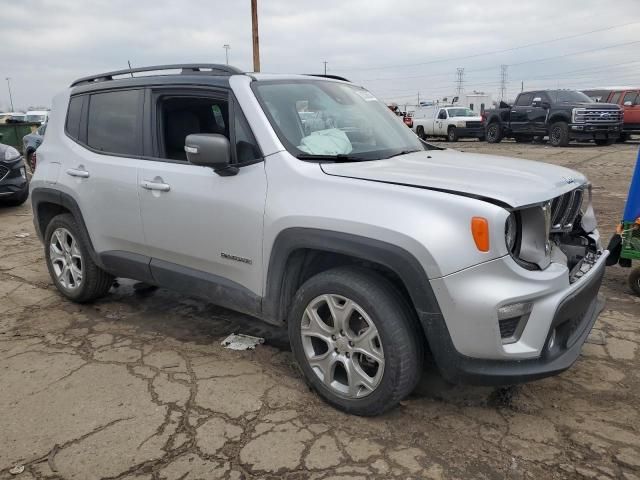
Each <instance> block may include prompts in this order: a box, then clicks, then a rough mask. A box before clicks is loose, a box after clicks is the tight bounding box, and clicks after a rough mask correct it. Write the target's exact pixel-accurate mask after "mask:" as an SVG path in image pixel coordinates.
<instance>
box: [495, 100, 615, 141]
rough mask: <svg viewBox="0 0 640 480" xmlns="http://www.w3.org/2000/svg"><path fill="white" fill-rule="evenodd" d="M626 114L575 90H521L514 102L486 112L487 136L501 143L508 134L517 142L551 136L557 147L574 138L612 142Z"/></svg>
mask: <svg viewBox="0 0 640 480" xmlns="http://www.w3.org/2000/svg"><path fill="white" fill-rule="evenodd" d="M622 120H623V114H622V109H621V108H620V107H619V106H618V105H614V104H610V103H593V101H592V100H591V99H590V98H589V97H587V96H586V95H585V94H584V93H582V92H577V91H574V90H537V91H531V92H522V93H521V94H519V95H518V97H517V98H516V101H515V102H514V104H513V105H507V104H504V103H501V108H497V109H494V110H486V111H485V129H486V132H485V133H486V139H487V142H489V143H498V142H499V141H501V140H502V139H503V138H505V137H511V138H513V139H515V141H516V142H531V141H532V140H533V138H534V137H543V136H545V135H548V136H549V143H550V144H551V145H553V146H554V147H564V146H566V145H567V144H568V143H569V141H571V140H594V141H595V142H596V144H597V145H610V144H611V143H613V142H614V141H615V140H616V139H617V138H618V137H619V136H620V132H621V129H622Z"/></svg>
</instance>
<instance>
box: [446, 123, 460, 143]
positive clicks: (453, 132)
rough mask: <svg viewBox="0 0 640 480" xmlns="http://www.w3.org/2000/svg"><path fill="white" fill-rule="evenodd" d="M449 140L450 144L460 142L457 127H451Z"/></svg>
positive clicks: (448, 134) (448, 132) (448, 131)
mask: <svg viewBox="0 0 640 480" xmlns="http://www.w3.org/2000/svg"><path fill="white" fill-rule="evenodd" d="M447 140H448V141H449V142H457V141H458V131H457V130H456V127H449V130H447Z"/></svg>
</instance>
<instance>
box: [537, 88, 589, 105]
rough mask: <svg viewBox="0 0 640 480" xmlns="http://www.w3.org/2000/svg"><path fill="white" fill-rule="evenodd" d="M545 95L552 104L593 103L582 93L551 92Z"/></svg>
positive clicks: (570, 91) (571, 91)
mask: <svg viewBox="0 0 640 480" xmlns="http://www.w3.org/2000/svg"><path fill="white" fill-rule="evenodd" d="M547 93H548V94H549V96H550V97H551V102H552V103H593V100H591V99H590V98H589V97H587V96H586V95H585V94H584V93H582V92H575V91H573V90H552V91H550V92H547Z"/></svg>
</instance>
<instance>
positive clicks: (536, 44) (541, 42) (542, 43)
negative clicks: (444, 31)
mask: <svg viewBox="0 0 640 480" xmlns="http://www.w3.org/2000/svg"><path fill="white" fill-rule="evenodd" d="M638 23H640V22H629V23H621V24H617V25H611V26H608V27H603V28H599V29H596V30H590V31H588V32H583V33H576V34H573V35H567V36H565V37H557V38H553V39H549V40H542V41H539V42H534V43H528V44H526V45H519V46H517V47H511V48H505V49H502V50H493V51H489V52H480V53H475V54H472V55H464V56H461V57H449V58H440V59H437V60H430V61H427V62H420V63H406V64H400V65H383V66H380V67H362V68H359V67H355V68H353V67H352V68H349V67H346V68H344V67H343V68H341V69H340V70H341V71H347V72H356V71H368V70H384V69H388V68H404V67H417V66H421V65H432V64H434V63H442V62H451V61H457V60H467V59H470V58H476V57H483V56H487V55H495V54H497V53H505V52H512V51H514V50H521V49H523V48H529V47H535V46H538V45H545V44H548V43H553V42H559V41H561V40H568V39H571V38H578V37H583V36H585V35H591V34H593V33H599V32H605V31H607V30H613V29H614V28H622V27H628V26H629V25H636V24H638Z"/></svg>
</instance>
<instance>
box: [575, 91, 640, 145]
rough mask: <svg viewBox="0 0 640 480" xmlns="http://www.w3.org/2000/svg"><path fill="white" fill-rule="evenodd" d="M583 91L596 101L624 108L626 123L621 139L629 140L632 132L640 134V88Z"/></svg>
mask: <svg viewBox="0 0 640 480" xmlns="http://www.w3.org/2000/svg"><path fill="white" fill-rule="evenodd" d="M583 93H585V94H586V95H587V96H589V97H591V98H592V99H593V100H594V101H596V102H602V103H615V104H616V105H620V106H621V107H622V108H623V109H624V123H623V125H622V133H621V135H620V139H619V140H620V141H621V142H624V141H625V140H627V139H628V138H629V136H630V135H631V134H632V133H634V134H636V135H637V134H640V88H638V87H636V88H629V87H625V88H609V89H599V90H583Z"/></svg>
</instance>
